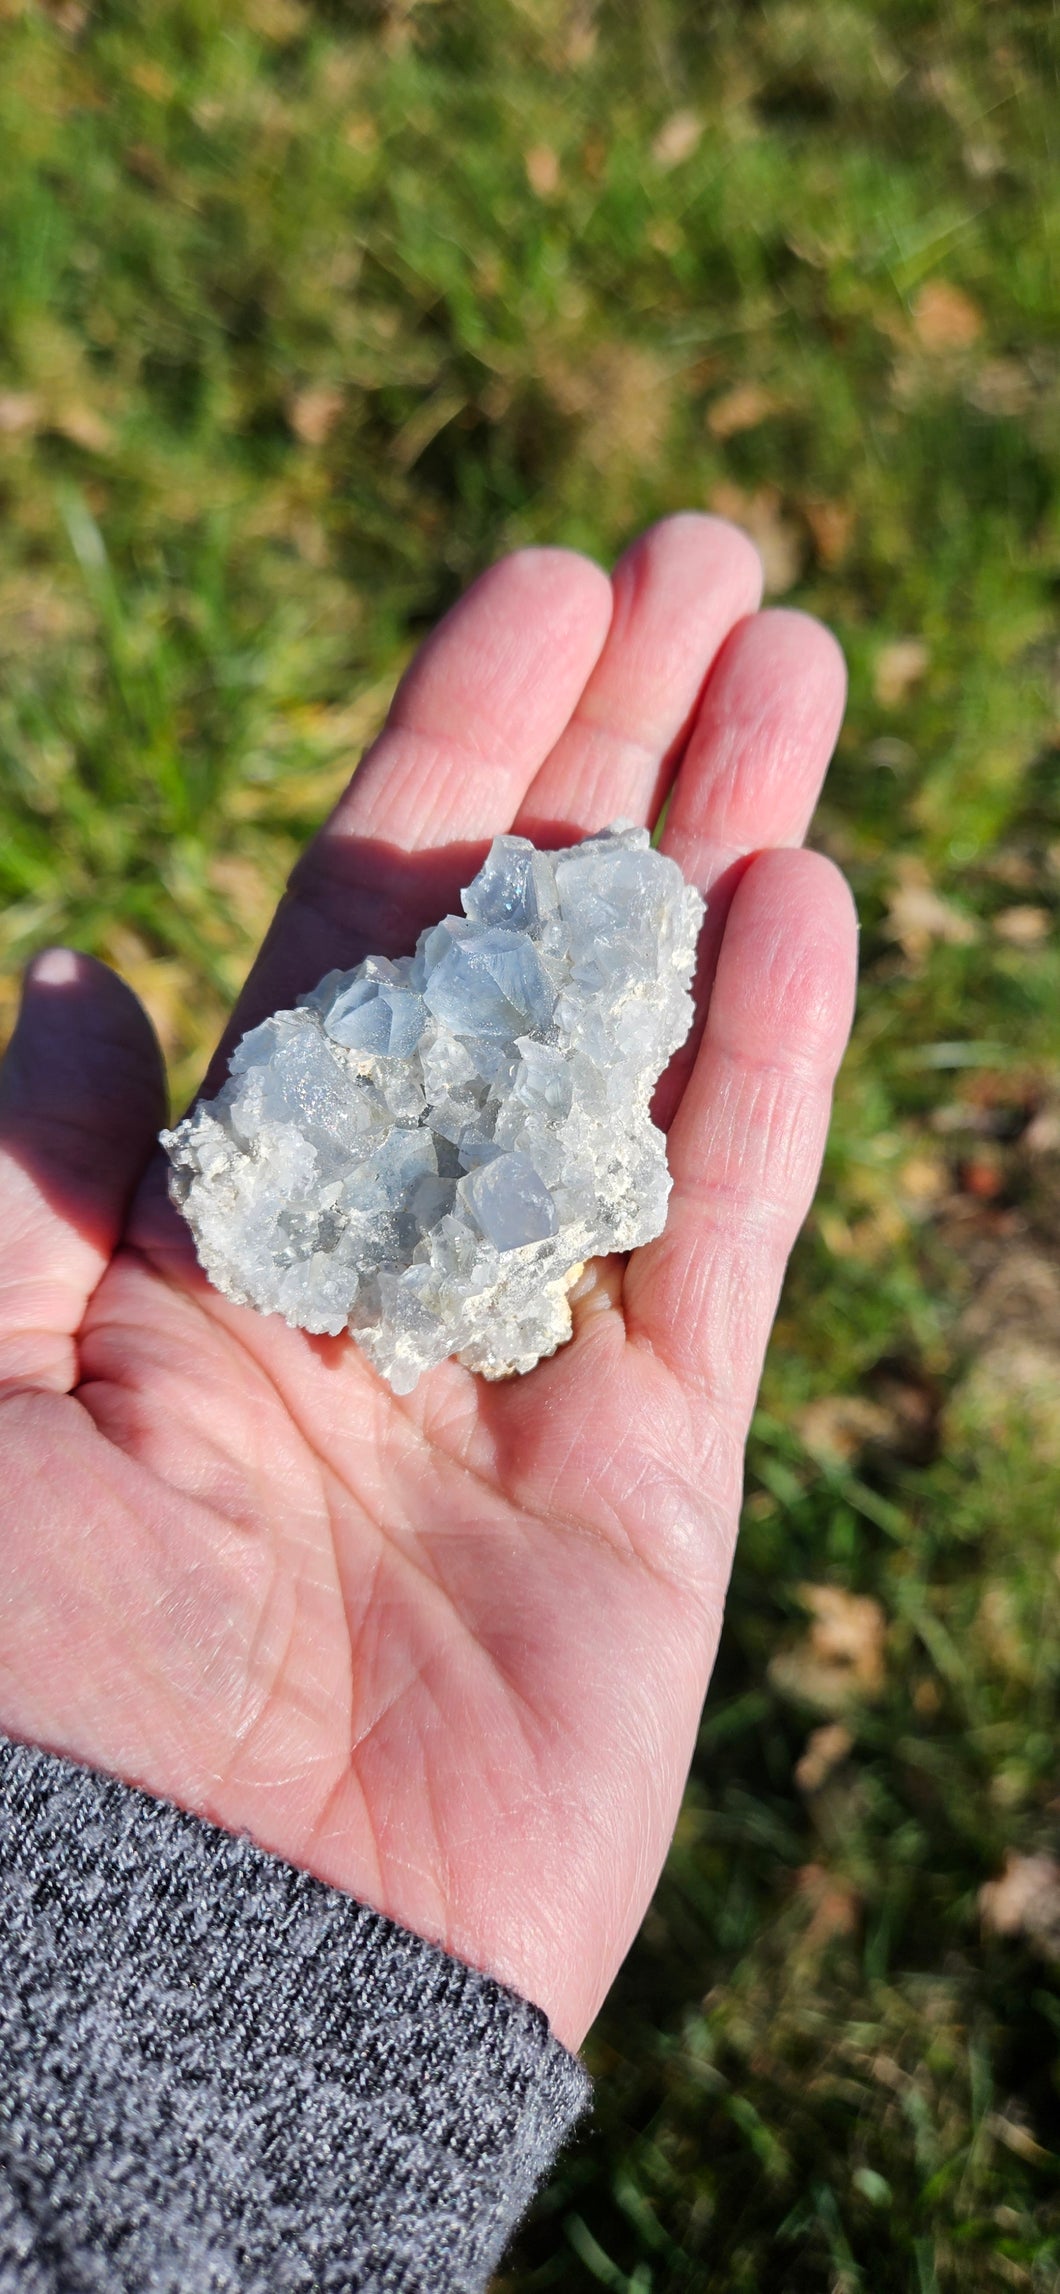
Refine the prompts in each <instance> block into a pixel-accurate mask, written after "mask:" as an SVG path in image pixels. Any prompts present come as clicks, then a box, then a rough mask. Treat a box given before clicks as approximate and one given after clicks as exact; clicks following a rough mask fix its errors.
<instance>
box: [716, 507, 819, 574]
mask: <svg viewBox="0 0 1060 2294" xmlns="http://www.w3.org/2000/svg"><path fill="white" fill-rule="evenodd" d="M710 506H711V509H712V510H716V511H717V514H718V516H719V517H720V518H731V519H732V522H733V524H734V525H736V526H742V527H743V530H744V532H745V533H746V534H749V535H750V537H751V540H752V541H753V543H754V545H755V548H756V549H757V551H758V554H759V557H760V558H761V560H762V570H763V573H764V575H765V589H766V594H767V596H769V597H782V596H783V594H784V591H785V590H788V589H791V588H792V586H793V584H794V583H795V582H797V581H798V578H799V575H800V574H801V572H802V568H803V561H804V558H805V554H806V551H805V544H804V540H803V536H802V534H801V533H800V531H799V528H798V526H797V525H796V524H795V521H794V519H792V518H789V517H787V516H786V515H785V513H784V510H783V509H782V507H781V499H780V495H779V494H778V493H777V491H776V488H775V487H773V486H760V487H759V488H758V490H757V492H756V493H754V494H746V493H744V491H743V488H742V487H740V486H732V485H730V484H729V483H728V482H727V481H723V482H722V484H721V485H719V486H715V488H714V491H713V493H712V494H711V497H710Z"/></svg>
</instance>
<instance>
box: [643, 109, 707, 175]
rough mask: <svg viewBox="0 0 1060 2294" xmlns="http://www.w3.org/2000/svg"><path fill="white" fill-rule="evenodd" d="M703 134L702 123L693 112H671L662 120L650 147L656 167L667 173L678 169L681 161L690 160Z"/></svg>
mask: <svg viewBox="0 0 1060 2294" xmlns="http://www.w3.org/2000/svg"><path fill="white" fill-rule="evenodd" d="M702 133H703V122H702V120H701V119H700V118H699V115H698V113H696V112H693V111H678V112H672V113H671V115H670V117H669V119H668V120H664V121H663V124H662V126H661V128H660V129H659V132H658V134H657V136H656V138H655V141H654V143H653V144H652V147H651V155H652V158H653V160H654V161H655V165H656V167H661V168H662V169H663V170H664V171H668V170H669V169H670V168H671V167H680V165H681V162H682V160H685V159H691V157H692V153H693V152H694V150H695V148H696V145H697V144H698V142H699V140H700V137H701V136H702Z"/></svg>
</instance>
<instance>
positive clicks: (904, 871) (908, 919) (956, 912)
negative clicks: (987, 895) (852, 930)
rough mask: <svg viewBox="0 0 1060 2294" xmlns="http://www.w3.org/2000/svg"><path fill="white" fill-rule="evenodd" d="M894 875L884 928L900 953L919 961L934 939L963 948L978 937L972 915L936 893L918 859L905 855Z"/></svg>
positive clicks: (922, 864)
mask: <svg viewBox="0 0 1060 2294" xmlns="http://www.w3.org/2000/svg"><path fill="white" fill-rule="evenodd" d="M896 877H897V881H896V883H895V884H893V885H892V887H891V892H890V897H889V899H888V903H887V915H886V930H887V932H888V933H889V935H890V937H891V939H892V940H897V942H898V945H899V947H900V948H901V950H902V953H903V955H906V956H908V957H910V958H911V960H912V961H913V962H914V963H920V962H922V961H923V959H924V957H925V956H927V955H928V954H929V952H930V950H931V947H932V945H933V943H934V942H935V941H937V940H941V941H943V942H945V943H947V944H948V945H949V946H951V947H954V948H967V947H970V946H971V944H972V942H973V941H974V940H977V939H978V937H979V927H978V925H977V924H976V921H975V918H974V917H973V916H969V915H968V914H967V913H966V911H965V910H964V909H963V908H956V907H954V905H953V904H952V902H951V901H949V900H944V899H943V897H942V894H941V893H940V892H936V890H935V888H934V885H933V884H932V882H931V879H930V877H929V875H928V872H927V869H926V867H925V866H924V863H923V861H922V860H919V859H918V858H917V857H916V856H915V855H914V854H911V853H909V854H905V855H904V856H903V857H902V859H901V860H900V861H899V863H898V866H897V869H896Z"/></svg>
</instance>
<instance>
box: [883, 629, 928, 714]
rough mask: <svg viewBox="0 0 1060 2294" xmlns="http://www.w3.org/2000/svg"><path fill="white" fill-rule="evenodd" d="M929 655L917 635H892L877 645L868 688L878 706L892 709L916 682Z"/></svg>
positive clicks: (917, 683) (922, 672)
mask: <svg viewBox="0 0 1060 2294" xmlns="http://www.w3.org/2000/svg"><path fill="white" fill-rule="evenodd" d="M930 658H931V656H930V654H929V652H928V649H927V646H926V645H925V644H924V641H923V639H922V638H920V637H896V638H895V639H894V641H893V643H892V644H890V645H884V646H881V648H880V651H879V652H878V654H877V655H876V665H875V668H874V670H873V673H872V688H873V692H874V693H875V695H876V699H877V701H878V702H879V703H880V706H881V708H884V709H895V708H897V707H898V706H899V704H900V703H901V702H902V701H905V700H907V699H908V697H909V694H910V693H911V692H912V690H913V687H914V685H919V683H920V680H921V678H922V677H923V675H924V672H925V670H926V668H927V665H928V662H929V660H930Z"/></svg>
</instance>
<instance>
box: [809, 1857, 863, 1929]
mask: <svg viewBox="0 0 1060 2294" xmlns="http://www.w3.org/2000/svg"><path fill="white" fill-rule="evenodd" d="M795 1887H796V1890H797V1892H798V1894H799V1895H800V1896H803V1897H805V1899H806V1902H807V1903H808V1905H809V1906H810V1910H811V1915H812V1916H811V1919H810V1924H809V1927H808V1928H807V1930H806V1937H805V1940H806V1942H807V1943H808V1944H811V1945H812V1944H826V1943H830V1942H831V1940H832V1938H833V1936H852V1935H856V1933H857V1928H858V1920H859V1916H860V1912H861V1898H860V1896H859V1895H858V1891H857V1889H856V1888H855V1887H853V1886H852V1885H851V1883H850V1881H849V1880H841V1879H840V1878H839V1876H838V1874H837V1873H835V1872H829V1871H827V1870H826V1869H825V1866H824V1865H823V1864H803V1865H802V1866H801V1867H800V1869H799V1870H798V1871H797V1872H796V1874H795Z"/></svg>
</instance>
